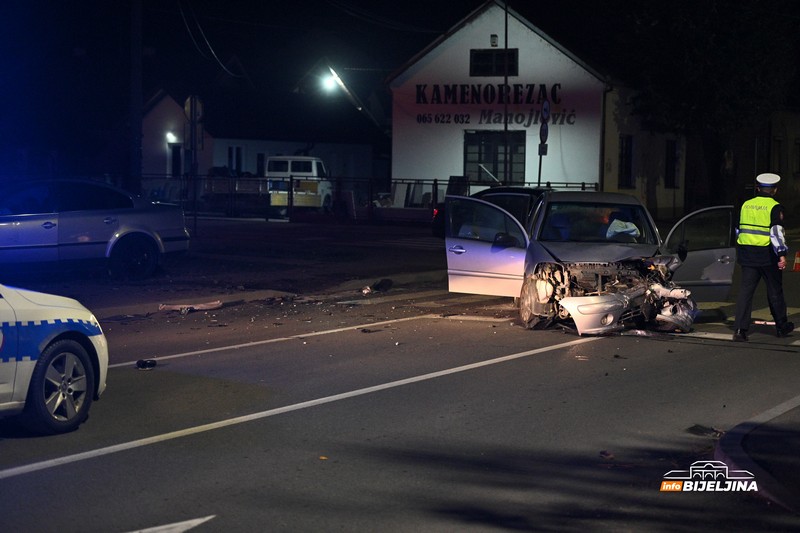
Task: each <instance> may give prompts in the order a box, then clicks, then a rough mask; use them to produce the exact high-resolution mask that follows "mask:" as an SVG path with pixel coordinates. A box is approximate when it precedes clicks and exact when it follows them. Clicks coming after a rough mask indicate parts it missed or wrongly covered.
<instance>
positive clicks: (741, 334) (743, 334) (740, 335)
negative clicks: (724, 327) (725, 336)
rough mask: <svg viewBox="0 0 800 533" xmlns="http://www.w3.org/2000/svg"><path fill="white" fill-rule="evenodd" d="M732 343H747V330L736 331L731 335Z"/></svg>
mask: <svg viewBox="0 0 800 533" xmlns="http://www.w3.org/2000/svg"><path fill="white" fill-rule="evenodd" d="M733 342H747V330H746V329H737V330H736V332H735V333H734V334H733Z"/></svg>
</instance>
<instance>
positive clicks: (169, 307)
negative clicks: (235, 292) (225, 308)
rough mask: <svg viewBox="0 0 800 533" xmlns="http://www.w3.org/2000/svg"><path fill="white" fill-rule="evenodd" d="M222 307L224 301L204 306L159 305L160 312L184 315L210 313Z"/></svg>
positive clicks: (207, 303)
mask: <svg viewBox="0 0 800 533" xmlns="http://www.w3.org/2000/svg"><path fill="white" fill-rule="evenodd" d="M220 307H222V301H220V300H214V301H213V302H206V303H202V304H159V305H158V310H159V311H179V312H180V313H181V314H182V315H186V314H188V313H191V312H192V311H209V310H211V309H219V308H220Z"/></svg>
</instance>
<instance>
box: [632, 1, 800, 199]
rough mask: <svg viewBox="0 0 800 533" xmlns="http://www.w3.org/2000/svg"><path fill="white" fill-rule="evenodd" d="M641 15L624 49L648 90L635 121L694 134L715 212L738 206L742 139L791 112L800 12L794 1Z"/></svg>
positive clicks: (637, 104) (665, 8)
mask: <svg viewBox="0 0 800 533" xmlns="http://www.w3.org/2000/svg"><path fill="white" fill-rule="evenodd" d="M635 9H636V11H635V12H629V13H628V14H627V17H628V22H629V27H630V28H631V34H629V35H627V34H623V35H621V36H622V37H623V38H622V39H621V40H620V43H619V44H621V45H623V46H621V50H622V51H623V52H622V53H623V54H624V55H625V57H626V59H627V61H625V62H624V63H626V64H627V65H628V66H630V67H631V69H630V71H629V73H630V74H629V77H630V81H631V82H632V83H633V84H634V86H635V87H637V89H638V90H639V94H638V96H637V97H636V99H635V101H634V109H635V112H636V113H637V114H638V115H639V116H640V117H641V119H642V123H643V125H644V127H645V128H646V129H649V130H651V131H657V132H675V133H681V134H684V135H686V136H687V139H689V140H690V147H691V148H692V149H697V150H701V156H700V157H699V158H698V159H699V160H700V161H701V162H702V165H701V166H702V167H704V168H700V169H698V173H699V174H700V175H694V176H692V178H694V181H696V182H698V181H701V180H704V181H706V182H707V184H708V188H707V190H708V191H713V192H714V202H715V203H718V202H719V200H720V199H723V200H726V201H731V200H732V199H733V198H734V196H735V193H736V191H735V187H734V184H733V183H730V180H731V179H732V177H731V176H730V175H728V174H726V173H725V172H724V171H723V164H722V162H723V158H724V155H725V152H726V150H728V149H729V148H730V147H731V146H732V142H733V139H734V137H735V135H736V134H737V132H738V131H740V130H741V129H742V128H745V127H752V128H757V127H758V126H759V125H762V124H764V123H765V121H768V120H769V117H770V115H771V114H772V112H773V111H775V110H777V109H781V108H782V107H783V106H784V105H785V104H786V102H787V97H788V95H789V90H790V88H791V87H792V85H793V83H794V82H795V79H796V74H797V72H796V66H795V65H796V63H797V50H798V46H797V44H798V39H797V37H796V35H795V34H796V33H797V32H796V28H797V23H798V20H800V8H798V5H797V4H796V3H795V2H793V1H791V0H747V1H741V0H739V1H735V0H733V1H731V0H700V1H698V0H674V1H672V2H647V3H642V4H639V5H638V6H637V7H636V8H635ZM698 178H699V179H698ZM720 194H721V195H722V196H723V198H720ZM687 200H690V203H692V204H695V205H703V204H705V203H707V202H708V201H709V200H711V198H709V197H706V198H690V199H687Z"/></svg>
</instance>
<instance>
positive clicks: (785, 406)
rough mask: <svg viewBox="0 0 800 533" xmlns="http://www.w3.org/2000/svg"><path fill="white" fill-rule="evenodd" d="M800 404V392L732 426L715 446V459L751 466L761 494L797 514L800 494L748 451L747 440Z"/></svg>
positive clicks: (730, 464) (745, 467) (736, 466)
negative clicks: (753, 457)
mask: <svg viewBox="0 0 800 533" xmlns="http://www.w3.org/2000/svg"><path fill="white" fill-rule="evenodd" d="M798 407H800V396H796V397H794V398H792V399H791V400H788V401H786V402H784V403H782V404H780V405H777V406H775V407H773V408H772V409H769V410H767V411H765V412H763V413H761V414H760V415H758V416H756V417H754V418H751V419H750V420H748V421H746V422H742V423H741V424H739V425H737V426H736V427H734V428H732V429H731V430H730V431H728V432H726V433H725V434H724V435H723V436H722V437H721V438H720V439H719V441H718V442H717V445H716V447H715V448H714V459H716V460H718V461H722V462H724V463H725V464H726V465H728V468H733V469H736V470H747V471H749V472H751V473H752V474H753V476H754V477H755V479H756V480H757V482H758V486H759V490H758V494H759V496H761V497H763V498H766V499H768V500H770V501H772V502H773V503H776V504H778V505H780V506H781V507H783V508H784V509H786V510H787V511H790V512H792V513H795V514H800V507H798V502H800V494H797V493H796V491H794V490H793V489H790V488H788V487H786V486H785V485H784V484H783V483H781V482H780V481H778V480H777V479H775V478H774V477H773V476H772V474H770V473H769V472H767V471H766V470H764V469H763V468H762V467H761V466H760V465H759V464H758V463H756V461H755V460H753V459H752V458H751V457H750V456H749V455H748V454H747V452H746V451H745V449H744V445H743V443H744V440H745V439H746V438H747V436H748V435H750V434H751V433H752V432H754V431H756V430H758V429H759V428H760V427H762V426H764V425H766V424H768V423H769V422H771V421H773V420H775V419H776V418H778V417H780V416H782V415H784V414H786V413H788V412H789V411H791V410H792V409H796V408H798ZM787 453H791V451H790V450H787Z"/></svg>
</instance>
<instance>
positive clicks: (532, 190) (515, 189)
mask: <svg viewBox="0 0 800 533" xmlns="http://www.w3.org/2000/svg"><path fill="white" fill-rule="evenodd" d="M547 190H549V189H547V188H546V187H523V186H519V185H501V186H498V187H489V188H488V189H483V190H480V191H478V192H476V193H475V194H473V195H472V196H473V197H475V198H480V197H481V196H486V195H487V194H527V195H530V196H539V195H540V194H542V193H543V192H544V191H547Z"/></svg>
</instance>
